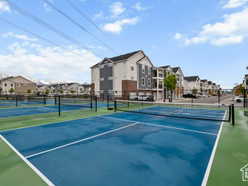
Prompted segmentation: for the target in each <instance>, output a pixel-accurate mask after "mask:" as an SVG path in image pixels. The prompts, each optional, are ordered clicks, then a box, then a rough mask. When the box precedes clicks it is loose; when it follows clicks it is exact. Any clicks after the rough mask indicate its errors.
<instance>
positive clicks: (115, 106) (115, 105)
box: [114, 100, 117, 112]
mask: <svg viewBox="0 0 248 186" xmlns="http://www.w3.org/2000/svg"><path fill="white" fill-rule="evenodd" d="M114 103H115V104H114V108H115V112H117V101H116V100H115V102H114Z"/></svg>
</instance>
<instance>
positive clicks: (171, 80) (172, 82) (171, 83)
mask: <svg viewBox="0 0 248 186" xmlns="http://www.w3.org/2000/svg"><path fill="white" fill-rule="evenodd" d="M164 86H165V87H166V88H167V90H169V91H170V93H171V97H170V101H172V95H173V91H174V90H175V89H176V86H177V78H176V76H175V75H173V74H172V75H168V76H167V77H166V78H165V79H164Z"/></svg>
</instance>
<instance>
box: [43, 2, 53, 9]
mask: <svg viewBox="0 0 248 186" xmlns="http://www.w3.org/2000/svg"><path fill="white" fill-rule="evenodd" d="M48 1H50V2H51V3H54V0H48ZM43 7H44V9H45V11H47V12H51V11H52V8H51V7H50V6H49V5H48V4H47V3H46V2H44V3H43Z"/></svg>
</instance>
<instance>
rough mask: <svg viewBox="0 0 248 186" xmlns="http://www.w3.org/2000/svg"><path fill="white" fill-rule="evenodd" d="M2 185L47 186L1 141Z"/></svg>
mask: <svg viewBox="0 0 248 186" xmlns="http://www.w3.org/2000/svg"><path fill="white" fill-rule="evenodd" d="M0 149H1V150H0V185H3V186H13V185H18V186H27V185H30V186H31V185H35V186H45V185H46V184H45V182H43V180H42V179H41V178H40V177H39V176H38V175H37V174H36V173H35V172H34V171H33V170H32V169H31V168H30V167H29V166H28V165H27V164H26V163H25V162H24V161H23V160H22V159H21V158H20V157H19V156H18V155H17V154H16V153H15V152H13V151H12V150H11V149H10V148H9V146H8V145H7V144H6V143H4V142H3V141H2V140H0Z"/></svg>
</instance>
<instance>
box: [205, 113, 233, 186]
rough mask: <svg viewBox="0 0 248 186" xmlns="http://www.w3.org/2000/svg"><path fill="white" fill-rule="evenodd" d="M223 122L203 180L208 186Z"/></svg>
mask: <svg viewBox="0 0 248 186" xmlns="http://www.w3.org/2000/svg"><path fill="white" fill-rule="evenodd" d="M226 114H227V111H226V112H225V114H224V116H223V119H225V118H226ZM229 114H230V113H229ZM223 124H224V121H223V122H222V123H221V126H220V130H219V132H218V135H217V138H216V140H215V144H214V148H213V150H212V153H211V156H210V159H209V162H208V166H207V169H206V172H205V175H204V178H203V180H202V184H201V186H206V185H207V182H208V177H209V175H210V171H211V167H212V165H213V162H214V156H215V153H216V150H217V146H218V144H219V140H220V135H221V132H222V128H223Z"/></svg>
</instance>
